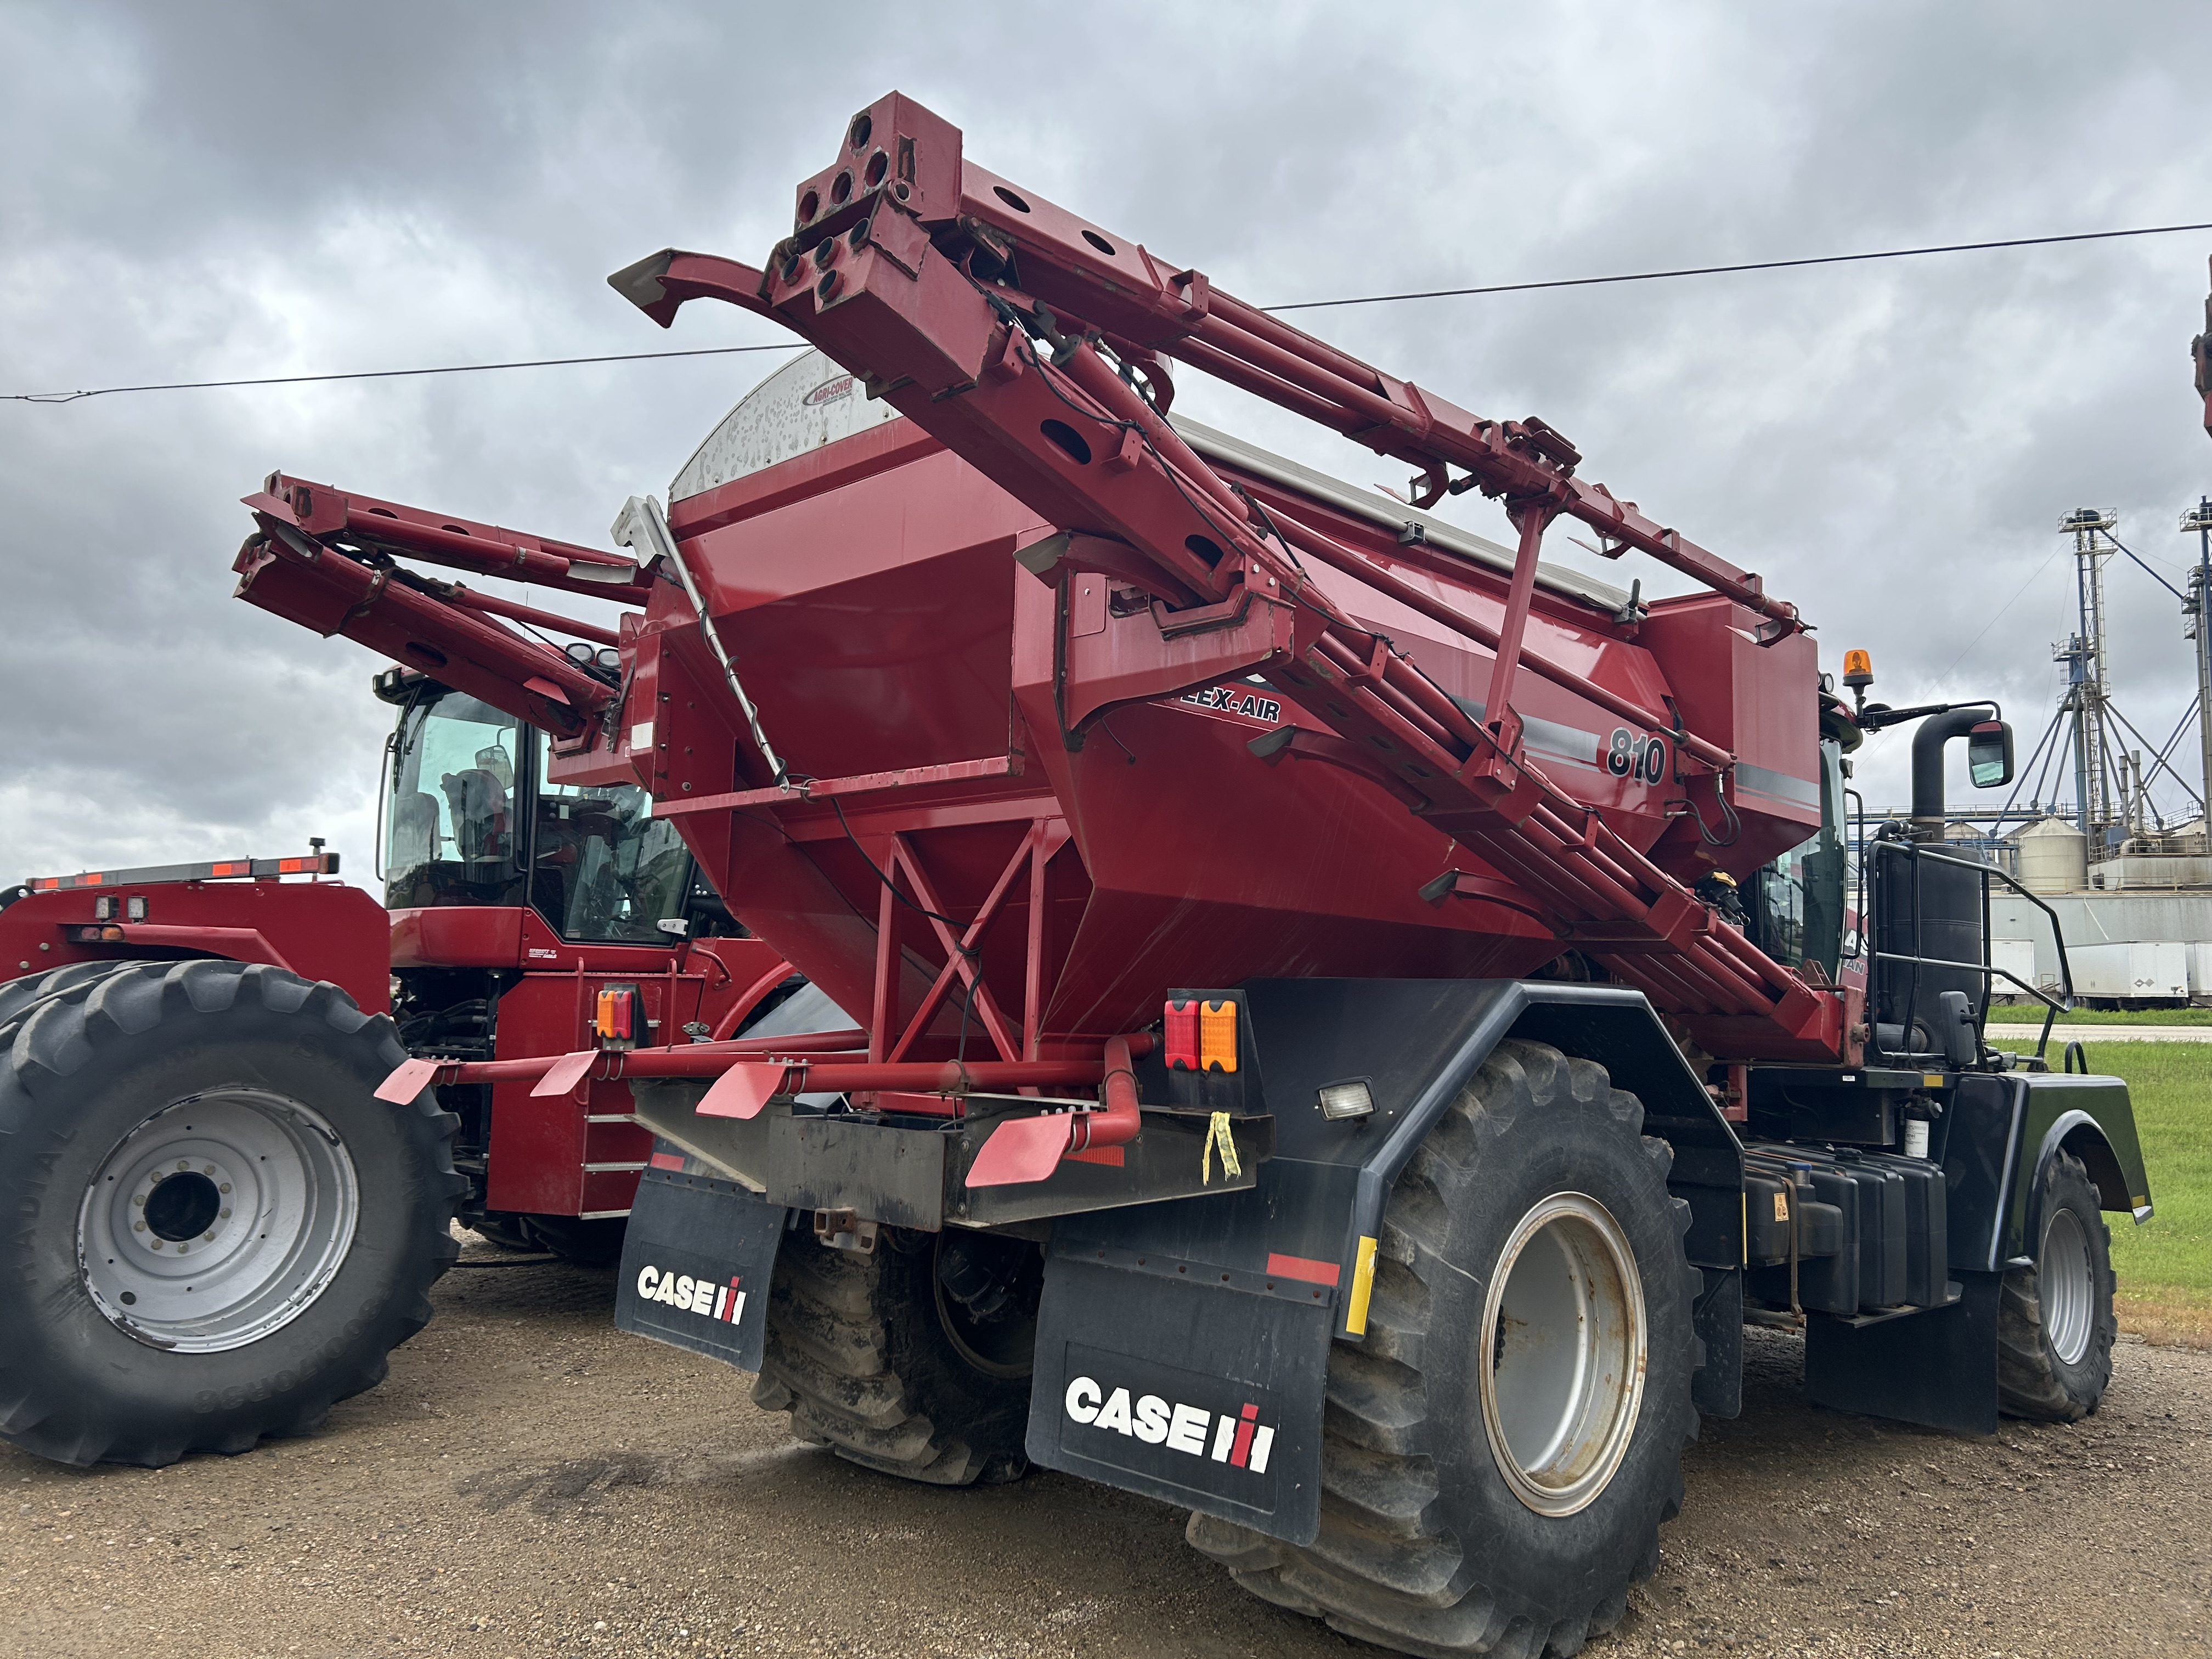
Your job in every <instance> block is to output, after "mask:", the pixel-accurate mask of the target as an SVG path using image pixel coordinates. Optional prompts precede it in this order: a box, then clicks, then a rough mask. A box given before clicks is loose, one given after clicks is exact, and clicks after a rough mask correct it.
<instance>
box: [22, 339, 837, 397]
mask: <svg viewBox="0 0 2212 1659" xmlns="http://www.w3.org/2000/svg"><path fill="white" fill-rule="evenodd" d="M798 349H800V348H799V343H798V342H797V341H784V342H781V343H778V344H775V345H741V346H699V347H696V348H695V349H692V350H690V351H617V352H611V353H609V354H608V355H607V356H603V357H534V358H532V359H530V360H529V361H527V362H514V363H447V364H445V365H443V366H441V367H440V368H364V369H356V370H354V371H353V372H351V373H349V374H269V375H264V376H262V377H261V378H259V379H258V380H169V381H166V382H164V383H162V384H161V385H160V386H95V387H94V388H93V389H92V390H91V391H89V392H6V393H0V397H4V398H5V399H6V401H8V402H9V403H17V404H73V403H75V402H76V400H77V399H78V398H112V397H117V396H119V395H120V394H122V393H124V392H212V391H215V390H216V389H217V388H219V387H222V386H306V385H308V384H310V383H312V382H313V381H317V380H401V379H404V378H405V377H407V376H409V375H415V374H489V373H490V372H491V371H492V370H493V369H495V368H568V367H570V366H571V365H573V364H576V363H635V362H646V361H647V360H648V359H651V358H654V357H725V356H729V355H730V354H731V353H732V352H738V351H796V350H798Z"/></svg>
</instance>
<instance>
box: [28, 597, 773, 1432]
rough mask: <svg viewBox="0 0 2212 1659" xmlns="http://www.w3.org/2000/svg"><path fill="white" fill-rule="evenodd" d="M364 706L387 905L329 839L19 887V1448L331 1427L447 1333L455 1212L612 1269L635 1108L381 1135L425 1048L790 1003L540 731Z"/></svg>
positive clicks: (473, 1104) (462, 1094)
mask: <svg viewBox="0 0 2212 1659" xmlns="http://www.w3.org/2000/svg"><path fill="white" fill-rule="evenodd" d="M601 557H604V556H601ZM517 608H519V607H517ZM509 614H511V611H510V613H509ZM578 636H579V639H580V641H586V642H585V643H580V645H579V646H577V647H572V653H573V654H571V655H570V656H568V658H566V659H564V666H565V667H567V668H569V669H574V668H576V667H577V666H578V665H579V659H580V660H581V662H582V663H583V664H585V665H588V667H589V669H590V671H592V673H594V674H608V673H611V669H609V668H607V667H606V666H605V665H602V664H601V663H600V662H599V659H598V655H597V653H598V652H599V651H602V650H603V651H605V653H606V655H607V657H608V658H609V659H611V658H612V657H613V655H614V653H613V650H612V648H611V647H612V644H613V639H614V636H613V635H612V634H611V633H610V634H607V635H606V636H605V643H604V644H594V643H592V642H590V641H592V631H591V630H588V629H579V635H578ZM375 689H376V692H377V695H378V696H380V698H382V699H383V700H384V701H385V702H387V703H388V704H391V705H392V706H393V707H394V708H397V709H398V722H397V726H396V728H395V730H394V731H393V732H392V738H391V740H390V745H389V750H388V756H387V758H388V760H389V764H388V765H387V766H386V768H385V769H384V776H383V779H382V781H381V786H380V788H381V793H382V797H383V799H382V805H383V809H384V818H385V821H386V823H388V824H389V825H390V827H391V831H392V833H391V836H390V842H389V846H388V848H387V850H388V852H389V853H390V854H391V866H390V871H389V879H388V881H387V882H386V884H385V887H384V896H385V898H386V901H387V902H388V904H389V906H390V908H389V909H387V908H385V907H384V906H382V905H380V904H378V903H377V902H376V901H375V899H374V897H372V896H370V895H369V894H368V893H366V892H363V891H362V890H360V889H359V888H356V887H351V886H348V885H346V884H343V882H340V881H337V880H334V879H332V878H334V877H336V876H337V873H338V859H337V854H334V853H325V852H324V851H323V850H322V848H321V846H320V844H319V843H318V844H317V845H316V846H315V848H314V850H313V851H312V852H310V853H309V854H306V855H305V856H301V857H292V858H278V859H245V858H240V859H218V860H205V861H203V862H201V863H197V864H191V865H173V866H164V867H160V868H153V869H131V870H105V871H93V872H82V873H80V874H77V875H72V876H57V877H47V878H39V879H34V880H33V881H30V882H28V883H26V884H22V885H21V886H19V887H15V888H12V889H9V890H6V891H4V892H0V981H6V982H0V1055H5V1056H6V1057H7V1058H8V1060H9V1065H8V1066H7V1067H6V1069H5V1071H4V1073H0V1079H4V1080H0V1188H4V1189H5V1191H6V1193H7V1194H8V1196H7V1198H6V1200H5V1202H6V1203H7V1204H8V1205H9V1206H10V1211H9V1212H10V1213H13V1214H21V1215H27V1216H31V1217H33V1220H32V1222H31V1223H30V1224H29V1225H27V1227H26V1228H25V1229H24V1230H23V1231H20V1232H19V1233H18V1234H17V1235H16V1236H15V1252H16V1255H15V1259H14V1261H12V1263H11V1266H12V1267H14V1268H17V1269H20V1271H11V1272H10V1273H9V1274H6V1275H0V1324H4V1326H5V1328H7V1329H8V1330H9V1332H10V1333H11V1335H12V1339H13V1340H11V1341H10V1342H9V1345H8V1346H7V1348H6V1350H5V1351H4V1352H0V1429H4V1431H5V1433H6V1434H7V1436H8V1437H9V1439H11V1440H12V1441H14V1442H15V1443H16V1444H18V1445H21V1446H23V1447H26V1448H27V1449H31V1450H33V1451H38V1452H40V1453H43V1454H45V1455H48V1456H53V1457H59V1458H63V1459H65V1460H67V1461H69V1462H78V1463H88V1462H96V1461H99V1460H100V1459H102V1458H109V1459H114V1460H118V1461H124V1462H137V1463H149V1464H160V1463H166V1462H172V1461H173V1460H174V1459H176V1458H178V1457H180V1456H182V1455H184V1454H185V1452H186V1451H188V1450H191V1449H194V1448H196V1447H202V1448H215V1449H230V1450H240V1449H245V1448H246V1447H249V1446H251V1445H252V1444H253V1443H254V1442H255V1441H256V1440H257V1439H258V1437H260V1436H261V1435H263V1434H264V1433H284V1432H296V1431H304V1430H307V1429H312V1428H313V1427H314V1426H315V1425H317V1424H318V1423H319V1421H320V1420H321V1419H322V1417H323V1415H324V1413H326V1412H327V1411H328V1410H329V1408H330V1406H331V1402H332V1401H334V1400H337V1399H342V1398H343V1397H344V1396H345V1395H349V1394H352V1393H356V1392H357V1391H358V1390H360V1389H363V1388H367V1387H368V1386H370V1385H372V1384H373V1383H375V1382H376V1381H377V1380H378V1379H379V1378H380V1377H381V1376H383V1374H384V1367H385V1356H386V1353H387V1352H389V1350H390V1349H391V1348H392V1346H394V1345H395V1344H397V1343H398V1342H400V1341H403V1340H405V1338H406V1337H407V1336H408V1335H410V1334H412V1333H413V1332H414V1331H415V1330H416V1329H417V1328H420V1327H421V1325H422V1322H423V1321H424V1320H425V1319H427V1318H428V1316H429V1311H430V1309H429V1304H428V1301H427V1300H426V1299H425V1298H424V1297H423V1292H424V1291H426V1290H427V1289H428V1286H429V1285H430V1284H431V1282H432V1281H433V1280H435V1279H436V1278H437V1276H438V1275H439V1274H440V1273H442V1272H443V1271H444V1270H445V1267H446V1266H447V1263H449V1262H450V1261H452V1260H453V1255H454V1251H455V1248H456V1247H455V1245H454V1243H453V1237H452V1236H451V1231H450V1224H451V1222H452V1220H453V1215H454V1213H455V1210H456V1206H457V1201H458V1208H459V1214H460V1217H461V1218H462V1219H463V1220H464V1221H465V1222H466V1223H467V1224H468V1225H471V1226H472V1227H475V1228H477V1229H478V1230H479V1231H482V1232H483V1233H485V1234H486V1235H487V1236H489V1237H491V1238H492V1239H494V1240H495V1242H497V1243H502V1244H505V1245H507V1246H509V1247H511V1248H516V1249H533V1248H534V1249H550V1250H552V1251H554V1252H555V1253H556V1254H558V1255H563V1256H566V1257H568V1258H570V1259H572V1260H576V1261H586V1262H602V1263H604V1262H610V1261H613V1260H614V1259H615V1257H616V1256H617V1255H618V1253H619V1252H620V1250H621V1248H622V1238H623V1225H624V1218H626V1217H627V1216H628V1214H629V1209H630V1203H631V1198H632V1195H633V1194H635V1191H636V1188H637V1182H638V1176H639V1172H640V1171H641V1170H643V1169H644V1168H645V1165H646V1160H647V1157H648V1156H649V1154H650V1152H651V1150H652V1137H651V1136H650V1135H649V1134H647V1133H646V1132H645V1131H644V1130H642V1129H641V1128H640V1127H638V1125H637V1124H636V1123H635V1121H633V1120H632V1118H631V1115H630V1103H629V1096H628V1093H627V1091H624V1090H623V1089H622V1088H621V1087H620V1085H594V1086H592V1087H591V1088H589V1089H578V1090H575V1091H571V1092H570V1093H568V1094H567V1095H563V1096H561V1097H556V1098H551V1099H548V1098H544V1097H532V1095H531V1093H530V1091H529V1085H528V1084H527V1083H517V1084H513V1085H498V1084H490V1083H486V1084H471V1085H457V1086H455V1087H453V1088H450V1089H447V1090H443V1091H440V1093H439V1094H438V1095H437V1096H436V1097H430V1096H425V1097H423V1099H422V1101H421V1102H419V1103H413V1104H412V1105H411V1107H410V1109H405V1110H402V1111H399V1112H394V1111H393V1110H392V1109H391V1108H389V1107H388V1106H386V1105H384V1104H382V1103H379V1102H378V1101H376V1100H375V1099H374V1097H373V1091H374V1089H375V1087H376V1085H377V1084H378V1082H379V1081H380V1079H382V1078H383V1077H385V1076H386V1075H387V1074H388V1073H390V1072H391V1070H392V1066H394V1065H396V1064H398V1061H399V1060H402V1059H404V1057H405V1056H406V1055H407V1054H409V1053H410V1052H411V1053H414V1054H437V1055H441V1056H448V1057H454V1058H464V1059H481V1060H488V1061H494V1062H496V1061H498V1060H513V1059H517V1058H522V1059H526V1058H528V1057H530V1056H532V1055H538V1056H551V1055H557V1054H562V1053H565V1052H567V1051H568V1050H570V1049H572V1048H574V1046H575V1045H576V1044H577V1043H578V1042H582V1041H589V1040H591V1039H592V1034H593V1033H594V1032H602V1033H603V1034H604V1040H607V1041H610V1042H622V1041H644V1042H652V1041H656V1040H658V1038H657V1036H656V1033H657V1032H658V1031H659V1030H668V1031H670V1032H674V1031H676V1030H678V1029H679V1028H680V1029H682V1030H687V1031H696V1032H698V1033H699V1034H701V1035H703V1036H714V1035H718V1034H719V1035H724V1036H726V1035H728V1034H729V1033H731V1032H732V1031H734V1030H737V1029H738V1027H739V1025H740V1024H743V1023H744V1022H745V1021H747V1020H748V1019H750V1018H752V1017H753V1016H754V1015H756V1014H757V1013H758V1012H760V1011H761V1010H762V1009H763V1008H764V1007H769V1006H773V1005H774V1003H775V996H776V994H777V993H779V991H782V992H783V994H788V992H787V990H785V989H784V987H787V985H789V984H791V983H793V981H792V975H791V969H790V966H789V964H787V963H785V962H784V961H783V959H782V958H781V957H779V956H778V955H777V954H776V953H775V950H774V949H773V948H772V947H771V946H769V945H764V944H763V943H762V942H761V941H760V940H758V939H750V938H746V937H744V936H743V935H742V930H741V929H739V928H738V927H737V925H736V924H735V923H734V922H733V921H732V920H731V918H730V917H729V915H728V914H727V912H726V910H725V909H724V908H723V907H722V906H721V904H720V901H719V900H718V899H716V898H715V896H714V894H713V893H712V891H711V890H708V888H707V887H706V886H705V884H703V883H702V882H700V881H699V880H697V879H696V876H695V864H694V860H692V859H691V857H690V854H689V852H688V851H687V850H686V849H685V848H684V846H683V844H682V842H680V841H679V840H678V838H677V837H676V836H674V834H673V833H672V832H671V831H669V830H668V829H666V827H665V825H656V824H655V823H654V821H653V818H652V817H651V814H650V812H649V811H644V810H641V809H643V808H644V807H645V804H646V795H645V792H643V791H642V790H641V789H638V788H637V787H635V786H614V787H606V788H590V789H586V788H577V787H568V786H563V785H559V784H556V783H554V782H552V781H550V780H549V779H547V778H546V777H545V776H544V738H543V736H542V734H540V733H538V732H533V731H532V730H531V728H530V727H528V726H526V725H524V724H523V723H522V722H521V721H520V720H518V719H517V718H516V717H515V716H514V715H513V714H507V713H506V712H503V711H502V710H501V709H499V708H495V707H492V706H491V705H489V704H487V703H483V702H479V701H477V699H475V698H473V697H471V696H467V695H466V694H465V693H463V692H460V691H458V690H454V689H453V688H452V687H450V686H448V685H446V684H441V683H439V682H436V681H433V680H431V679H429V678H427V677H426V676H424V675H422V674H421V673H419V672H416V671H413V670H400V669H394V670H391V671H387V672H386V673H383V674H380V675H379V676H378V677H377V680H376V684H375ZM387 1015H388V1016H389V1017H388V1018H387ZM772 1017H773V1016H771V1018H772ZM403 1045H404V1046H403ZM56 1191H60V1192H62V1193H64V1194H70V1197H69V1198H68V1200H66V1201H64V1202H61V1203H58V1204H57V1203H53V1202H52V1201H50V1200H51V1194H53V1193H54V1192H56ZM80 1200H81V1201H80Z"/></svg>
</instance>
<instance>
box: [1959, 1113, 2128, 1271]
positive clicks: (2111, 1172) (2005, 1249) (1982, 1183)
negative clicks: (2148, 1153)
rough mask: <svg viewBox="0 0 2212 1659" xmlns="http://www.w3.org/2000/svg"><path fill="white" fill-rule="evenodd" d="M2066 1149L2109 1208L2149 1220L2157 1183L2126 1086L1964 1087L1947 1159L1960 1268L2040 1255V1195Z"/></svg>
mask: <svg viewBox="0 0 2212 1659" xmlns="http://www.w3.org/2000/svg"><path fill="white" fill-rule="evenodd" d="M2061 1151H2064V1152H2071V1153H2072V1154H2073V1155H2074V1156H2075V1157H2076V1158H2080V1159H2081V1162H2082V1164H2084V1165H2085V1166H2086V1167H2087V1170H2088V1171H2089V1179H2090V1180H2091V1181H2092V1182H2094V1183H2095V1185H2096V1188H2097V1197H2098V1201H2099V1203H2100V1204H2101V1205H2102V1206H2103V1207H2104V1208H2105V1209H2106V1210H2109V1211H2118V1212H2122V1213H2124V1214H2128V1215H2130V1216H2131V1217H2132V1218H2134V1219H2135V1220H2136V1222H2137V1223H2141V1222H2144V1221H2148V1220H2149V1219H2150V1218H2151V1214H2152V1205H2151V1194H2150V1177H2149V1175H2148V1172H2147V1171H2146V1170H2145V1168H2144V1166H2143V1156H2142V1141H2141V1139H2139V1138H2138V1136H2137V1134H2136V1118H2135V1107H2134V1104H2133V1103H2132V1102H2131V1101H2130V1099H2129V1097H2128V1085H2126V1083H2124V1081H2122V1080H2121V1079H2118V1078H2116V1077H2100V1076H2097V1075H2095V1074H2093V1073H2090V1074H2083V1073H2074V1072H2005V1073H1972V1074H1970V1075H1968V1076H1966V1077H1962V1078H1960V1079H1959V1083H1958V1085H1957V1088H1956V1089H1955V1091H1954V1094H1953V1121H1951V1122H1950V1123H1949V1124H1948V1126H1946V1133H1945V1141H1944V1149H1943V1157H1942V1162H1943V1166H1944V1171H1945V1174H1946V1175H1947V1176H1948V1184H1949V1188H1950V1192H1949V1194H1948V1196H1949V1200H1950V1245H1951V1261H1952V1262H1953V1265H1954V1267H1963V1268H1966V1269H1969V1270H1972V1271H1978V1272H1983V1273H2002V1271H2003V1270H2004V1269H2005V1268H2006V1267H2008V1266H2011V1265H2013V1264H2014V1263H2016V1262H2019V1261H2024V1260H2026V1259H2027V1257H2029V1256H2030V1255H2033V1249H2034V1240H2035V1239H2036V1237H2037V1236H2038V1233H2039V1231H2040V1228H2041V1226H2042V1220H2043V1218H2042V1217H2041V1216H2040V1215H2039V1213H2037V1212H2036V1205H2037V1197H2036V1195H2037V1194H2038V1193H2039V1191H2040V1189H2041V1187H2042V1177H2043V1171H2044V1170H2045V1166H2046V1165H2048V1164H2049V1163H2050V1162H2051V1158H2053V1157H2054V1156H2056V1155H2057V1153H2058V1152H2061Z"/></svg>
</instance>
